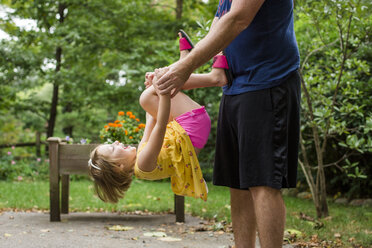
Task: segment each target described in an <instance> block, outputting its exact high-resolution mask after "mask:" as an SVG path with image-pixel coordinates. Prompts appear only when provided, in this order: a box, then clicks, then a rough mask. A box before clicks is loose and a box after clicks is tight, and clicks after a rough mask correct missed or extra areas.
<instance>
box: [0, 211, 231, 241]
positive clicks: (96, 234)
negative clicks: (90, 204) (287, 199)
mask: <svg viewBox="0 0 372 248" xmlns="http://www.w3.org/2000/svg"><path fill="white" fill-rule="evenodd" d="M117 225H119V226H117ZM206 225H207V223H206V222H205V221H202V220H201V219H199V218H196V217H192V216H189V215H187V216H186V223H185V224H179V223H178V224H177V223H175V216H174V215H172V214H164V215H148V216H143V215H119V214H115V213H70V214H68V215H62V222H49V213H35V212H31V213H25V212H17V213H16V212H3V213H0V247H1V248H3V247H4V248H12V247H17V248H22V247H27V248H33V247H35V248H36V247H37V248H42V247H53V248H55V247H56V248H57V247H69V248H73V247H79V248H80V247H84V248H88V247H99V248H101V247H125V248H140V247H151V248H168V247H172V248H178V247H180V248H207V247H211V248H212V247H213V248H222V247H224V248H228V247H230V246H231V245H233V235H232V234H231V233H225V232H223V231H208V229H211V228H210V226H209V228H207V227H206ZM113 226H117V228H124V229H125V228H128V227H129V229H130V228H133V229H131V230H127V231H113V230H108V229H107V228H108V227H113ZM204 230H206V231H204Z"/></svg>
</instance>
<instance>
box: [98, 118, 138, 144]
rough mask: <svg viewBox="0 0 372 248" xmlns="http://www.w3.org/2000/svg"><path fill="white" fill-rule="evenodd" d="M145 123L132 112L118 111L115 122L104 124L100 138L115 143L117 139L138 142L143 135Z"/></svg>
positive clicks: (123, 141) (127, 142)
mask: <svg viewBox="0 0 372 248" xmlns="http://www.w3.org/2000/svg"><path fill="white" fill-rule="evenodd" d="M144 128H145V124H143V123H141V122H140V120H139V119H138V118H136V116H135V115H134V114H133V113H132V112H131V111H128V112H126V113H125V112H124V111H120V112H118V117H117V119H116V120H115V122H110V123H108V124H107V125H105V126H104V128H103V129H102V130H101V132H100V138H101V140H102V141H104V142H105V143H109V144H111V143H113V142H115V141H116V140H117V141H120V142H121V143H124V144H138V143H139V142H140V141H141V139H142V136H143V130H144Z"/></svg>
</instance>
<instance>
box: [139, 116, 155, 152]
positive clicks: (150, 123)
mask: <svg viewBox="0 0 372 248" xmlns="http://www.w3.org/2000/svg"><path fill="white" fill-rule="evenodd" d="M155 123H156V120H155V119H154V118H153V117H152V116H151V115H150V114H149V113H148V112H146V126H145V131H144V132H143V136H142V139H141V142H140V143H139V145H138V149H139V148H140V147H141V145H142V143H144V142H147V141H148V140H149V138H150V134H151V132H152V130H153V129H154V126H155Z"/></svg>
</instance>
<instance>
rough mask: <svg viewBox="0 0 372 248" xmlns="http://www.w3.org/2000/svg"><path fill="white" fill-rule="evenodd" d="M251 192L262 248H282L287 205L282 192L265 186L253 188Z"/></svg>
mask: <svg viewBox="0 0 372 248" xmlns="http://www.w3.org/2000/svg"><path fill="white" fill-rule="evenodd" d="M249 190H250V192H251V194H252V198H253V203H254V209H255V213H256V222H257V230H258V237H259V239H260V244H261V247H262V248H279V247H282V246H283V235H284V226H285V205H284V201H283V198H282V194H281V192H280V190H277V189H274V188H270V187H265V186H260V187H252V188H250V189H249Z"/></svg>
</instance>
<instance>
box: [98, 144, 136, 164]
mask: <svg viewBox="0 0 372 248" xmlns="http://www.w3.org/2000/svg"><path fill="white" fill-rule="evenodd" d="M97 152H99V153H100V154H102V155H103V156H104V157H107V158H110V160H114V161H115V162H116V163H117V164H118V165H120V168H121V169H128V170H129V169H133V167H134V164H135V162H136V157H137V151H136V148H135V147H132V146H124V145H123V144H122V143H120V142H119V141H115V142H114V143H112V144H105V145H102V146H100V147H99V148H98V150H97Z"/></svg>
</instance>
